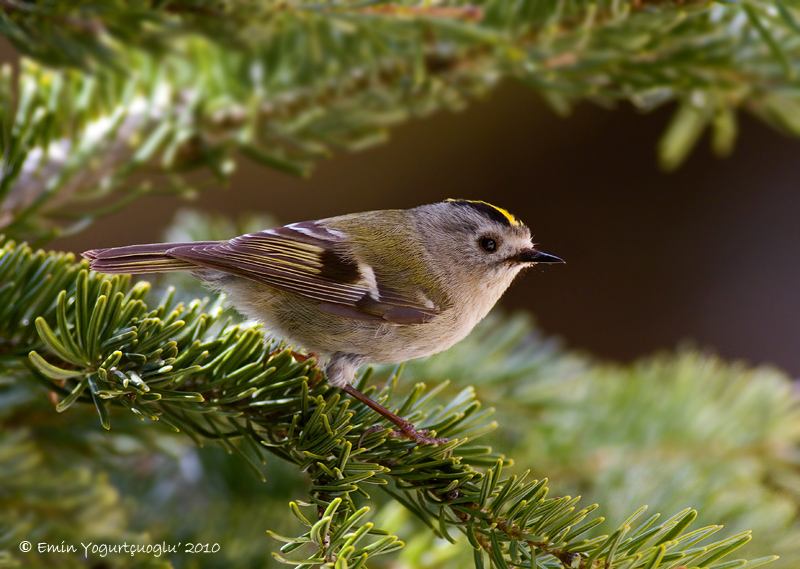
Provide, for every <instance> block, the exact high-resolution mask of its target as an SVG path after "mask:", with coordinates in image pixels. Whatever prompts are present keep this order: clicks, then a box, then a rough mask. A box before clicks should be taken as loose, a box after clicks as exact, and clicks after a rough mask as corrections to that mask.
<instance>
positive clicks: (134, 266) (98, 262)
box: [83, 241, 216, 274]
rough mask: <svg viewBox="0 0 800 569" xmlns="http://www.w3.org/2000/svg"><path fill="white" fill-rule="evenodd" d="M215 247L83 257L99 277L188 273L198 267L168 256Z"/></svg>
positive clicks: (158, 246) (117, 250)
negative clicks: (184, 251) (174, 272)
mask: <svg viewBox="0 0 800 569" xmlns="http://www.w3.org/2000/svg"><path fill="white" fill-rule="evenodd" d="M214 243H216V241H209V242H196V243H151V244H149V245H129V246H127V247H114V248H111V249H92V250H91V251H86V252H85V253H83V257H84V258H85V259H88V260H89V268H90V269H92V270H94V271H97V272H99V273H124V274H140V273H164V272H168V271H191V270H194V269H199V268H200V267H199V266H198V265H196V264H194V263H192V262H190V261H185V260H183V259H178V258H175V257H174V256H172V255H170V251H171V250H177V249H180V248H182V247H193V246H197V245H210V244H214Z"/></svg>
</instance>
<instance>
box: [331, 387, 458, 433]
mask: <svg viewBox="0 0 800 569" xmlns="http://www.w3.org/2000/svg"><path fill="white" fill-rule="evenodd" d="M342 389H343V390H344V391H346V392H347V393H349V394H350V395H352V396H353V397H355V398H356V399H358V400H359V401H361V402H362V403H363V404H364V405H366V406H367V407H369V408H370V409H372V410H373V411H376V412H377V413H378V414H379V415H383V416H384V417H386V418H387V419H389V420H390V421H391V422H392V423H394V424H395V425H397V427H398V430H397V431H392V433H393V434H394V435H395V436H400V437H403V438H406V439H409V440H412V441H416V442H418V443H422V444H426V445H440V444H443V443H446V442H447V441H449V440H450V439H434V438H433V437H429V436H427V435H428V431H427V429H423V430H421V431H418V430H417V429H416V427H414V425H412V424H411V423H410V422H408V421H406V420H405V419H403V418H402V417H400V416H398V415H395V414H394V413H392V412H391V411H389V410H388V409H387V408H386V407H384V406H382V405H381V404H379V403H377V402H375V401H373V400H372V399H370V398H369V397H367V396H366V395H364V394H363V393H361V392H360V391H358V390H357V389H356V388H355V387H353V386H352V385H348V384H345V385H344V386H343V387H342Z"/></svg>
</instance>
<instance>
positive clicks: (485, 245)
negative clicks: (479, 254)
mask: <svg viewBox="0 0 800 569" xmlns="http://www.w3.org/2000/svg"><path fill="white" fill-rule="evenodd" d="M478 244H479V245H480V246H481V249H483V250H484V251H486V252H487V253H494V252H495V251H497V241H495V240H494V239H492V238H491V237H481V240H480V241H478Z"/></svg>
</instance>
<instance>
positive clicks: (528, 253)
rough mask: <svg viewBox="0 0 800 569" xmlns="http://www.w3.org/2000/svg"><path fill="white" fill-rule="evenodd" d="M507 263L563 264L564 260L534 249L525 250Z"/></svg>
mask: <svg viewBox="0 0 800 569" xmlns="http://www.w3.org/2000/svg"><path fill="white" fill-rule="evenodd" d="M509 261H514V262H516V263H563V262H564V259H562V258H560V257H556V256H555V255H549V254H547V253H542V252H541V251H537V250H536V249H526V250H525V251H522V252H521V253H519V254H517V255H515V256H514V257H511V258H510V259H509Z"/></svg>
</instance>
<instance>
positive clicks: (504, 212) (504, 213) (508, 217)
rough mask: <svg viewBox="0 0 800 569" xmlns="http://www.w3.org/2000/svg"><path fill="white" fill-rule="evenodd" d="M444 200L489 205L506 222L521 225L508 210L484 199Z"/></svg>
mask: <svg viewBox="0 0 800 569" xmlns="http://www.w3.org/2000/svg"><path fill="white" fill-rule="evenodd" d="M445 201H447V202H461V203H470V204H476V205H478V204H480V205H482V206H484V207H489V208H492V209H493V210H495V211H496V212H497V213H499V214H500V215H502V216H503V217H504V218H506V220H507V221H508V223H509V224H511V225H513V226H519V225H522V222H521V221H520V220H519V219H517V218H516V217H514V215H513V214H512V213H511V212H510V211H508V210H505V209H503V208H502V207H497V206H496V205H492V204H490V203H489V202H485V201H482V200H457V199H452V198H451V199H447V200H445Z"/></svg>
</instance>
